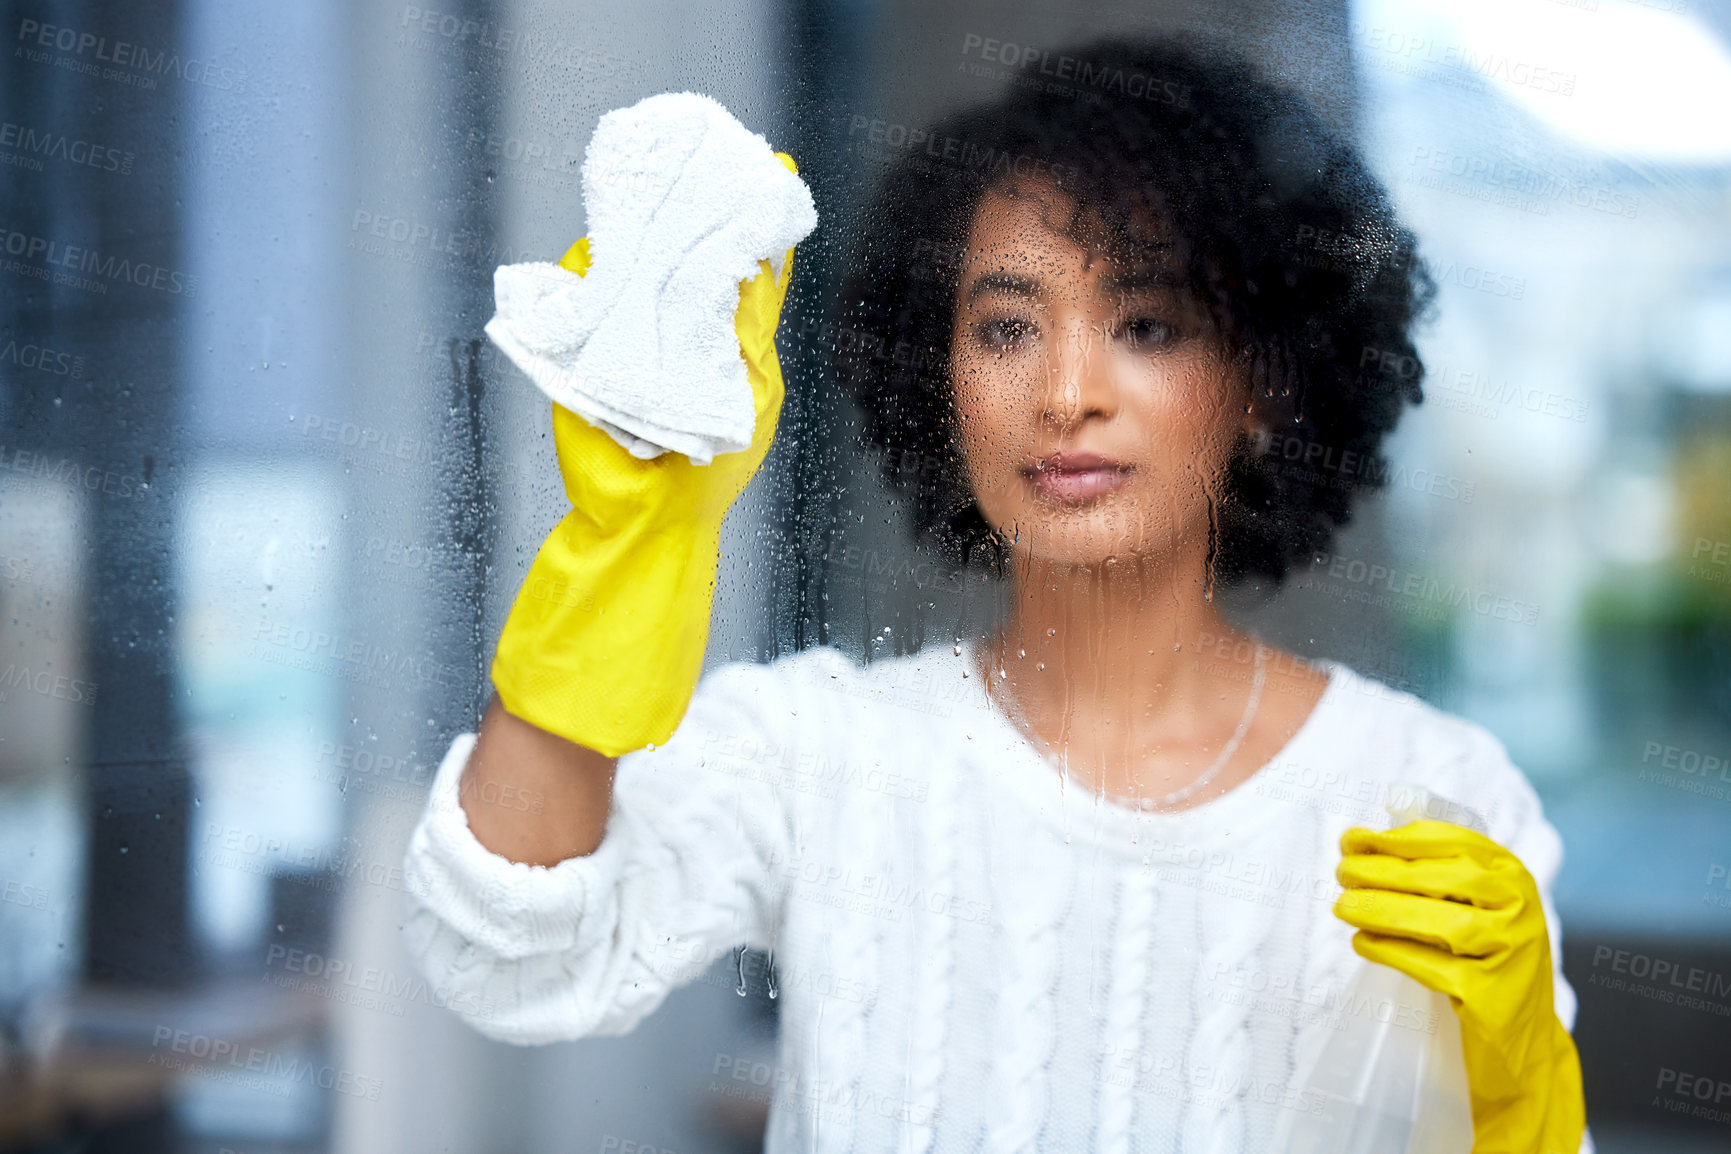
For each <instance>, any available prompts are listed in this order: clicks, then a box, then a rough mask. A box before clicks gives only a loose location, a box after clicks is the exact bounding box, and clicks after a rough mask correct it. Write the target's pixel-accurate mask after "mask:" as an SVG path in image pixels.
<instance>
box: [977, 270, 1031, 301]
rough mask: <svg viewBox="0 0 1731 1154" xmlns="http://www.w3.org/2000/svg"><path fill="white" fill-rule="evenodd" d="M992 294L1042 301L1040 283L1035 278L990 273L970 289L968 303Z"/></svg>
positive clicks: (1006, 273)
mask: <svg viewBox="0 0 1731 1154" xmlns="http://www.w3.org/2000/svg"><path fill="white" fill-rule="evenodd" d="M991 292H999V293H1009V294H1011V295H1012V296H1020V297H1027V298H1028V299H1029V300H1036V301H1037V300H1039V299H1040V282H1039V281H1037V280H1035V279H1034V278H1033V277H1027V276H1018V275H1016V274H1015V273H1008V272H989V273H987V274H986V275H985V276H982V277H981V278H980V279H979V280H976V281H975V282H974V283H973V284H972V285H970V286H969V287H968V303H969V304H972V303H974V301H975V300H976V299H977V298H979V297H982V296H984V295H985V294H986V293H991Z"/></svg>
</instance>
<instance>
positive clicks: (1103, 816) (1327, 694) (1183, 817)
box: [946, 641, 1353, 858]
mask: <svg viewBox="0 0 1731 1154" xmlns="http://www.w3.org/2000/svg"><path fill="white" fill-rule="evenodd" d="M974 652H975V647H974V644H973V642H971V641H963V642H961V643H960V644H959V645H957V646H954V647H953V648H951V650H950V652H949V653H948V654H946V656H948V657H949V658H950V660H952V661H955V662H957V663H958V664H959V667H960V671H961V672H962V675H963V676H964V677H965V679H966V680H965V684H968V685H970V686H971V687H972V688H971V689H969V690H968V691H967V697H968V699H969V702H970V704H971V705H973V707H974V708H975V710H976V711H977V712H979V713H981V714H983V715H985V716H986V719H987V721H986V724H987V725H988V726H989V730H988V732H987V733H983V734H981V735H980V736H981V737H982V738H984V739H986V740H987V741H988V742H989V743H990V744H991V745H993V746H994V747H996V748H997V749H998V750H999V751H1000V752H1002V753H1003V754H1005V755H1006V756H1004V757H1003V758H1002V759H1001V760H1000V761H999V764H998V766H997V768H999V769H1001V771H1002V772H1001V774H1000V775H999V784H1001V785H1003V786H1004V787H1006V788H1007V790H1008V792H1010V793H1011V794H1012V795H1014V796H1015V797H1016V798H1017V799H1018V800H1019V801H1021V802H1022V803H1023V804H1024V805H1025V806H1027V807H1028V808H1029V809H1031V810H1033V811H1034V812H1035V813H1036V814H1037V815H1038V816H1039V817H1040V818H1041V819H1042V820H1044V821H1045V822H1046V823H1047V824H1048V825H1050V826H1052V827H1053V828H1054V829H1055V830H1056V831H1057V832H1059V833H1060V834H1062V835H1063V837H1064V839H1065V840H1066V841H1070V840H1074V839H1077V838H1083V839H1086V840H1087V841H1088V842H1090V843H1092V844H1094V845H1097V846H1098V847H1099V848H1102V849H1106V850H1112V851H1116V852H1118V853H1120V854H1121V855H1122V856H1125V857H1130V858H1136V857H1141V858H1146V857H1147V856H1148V853H1149V851H1150V849H1151V848H1157V847H1159V846H1160V845H1171V844H1173V843H1174V842H1177V843H1184V844H1191V845H1194V844H1196V843H1198V842H1202V841H1210V842H1211V841H1215V840H1218V839H1231V838H1233V836H1234V835H1235V834H1243V833H1245V832H1247V831H1249V830H1251V829H1253V828H1255V827H1257V826H1259V825H1261V824H1263V823H1265V822H1267V821H1271V820H1274V819H1277V818H1278V817H1279V816H1280V813H1281V810H1282V809H1283V807H1281V806H1277V805H1269V804H1268V803H1267V800H1266V799H1265V798H1264V797H1263V796H1261V787H1262V786H1263V785H1264V784H1266V783H1267V781H1268V780H1269V778H1270V777H1271V776H1272V775H1273V774H1274V773H1275V772H1277V770H1278V767H1279V766H1281V765H1283V764H1290V763H1292V762H1294V761H1297V760H1301V759H1302V757H1303V755H1304V752H1305V751H1306V750H1307V749H1308V747H1309V746H1310V745H1312V744H1313V743H1315V742H1316V741H1318V740H1320V735H1321V733H1322V732H1323V731H1324V730H1325V729H1326V728H1327V727H1328V726H1329V718H1330V717H1332V716H1333V714H1334V713H1335V712H1336V711H1337V710H1338V708H1339V705H1340V700H1341V697H1342V695H1343V694H1345V693H1346V692H1347V691H1348V687H1347V684H1346V683H1347V681H1348V680H1349V679H1350V678H1351V677H1352V676H1353V673H1352V671H1351V670H1350V669H1348V668H1347V667H1346V666H1344V665H1341V664H1340V663H1339V662H1336V661H1329V660H1319V661H1316V662H1315V664H1316V665H1317V666H1319V667H1320V668H1322V669H1323V670H1325V671H1326V672H1327V673H1328V681H1327V683H1326V684H1325V685H1324V686H1323V690H1322V694H1321V696H1319V697H1318V698H1317V700H1316V704H1315V705H1313V706H1311V709H1310V713H1309V714H1308V715H1306V717H1305V718H1304V720H1303V721H1302V722H1301V723H1299V726H1298V729H1297V730H1296V731H1294V732H1293V734H1292V736H1290V737H1288V738H1287V739H1286V742H1285V743H1284V744H1283V745H1281V747H1280V748H1279V749H1277V750H1276V751H1275V752H1274V754H1273V756H1271V757H1270V758H1269V759H1268V760H1267V761H1265V762H1263V764H1261V765H1260V766H1258V767H1257V768H1256V771H1255V772H1254V773H1252V774H1250V776H1248V777H1246V778H1245V779H1244V780H1243V781H1241V782H1239V783H1238V784H1237V785H1235V786H1233V787H1232V788H1231V789H1229V790H1227V791H1226V792H1225V793H1223V794H1221V795H1220V796H1218V797H1214V798H1210V799H1209V800H1208V801H1205V802H1203V803H1202V804H1200V805H1195V806H1191V807H1190V808H1188V809H1182V810H1177V811H1161V810H1144V809H1139V808H1133V807H1131V806H1128V805H1125V804H1124V803H1123V802H1121V801H1118V800H1116V799H1114V798H1112V797H1109V796H1106V795H1104V794H1097V793H1094V792H1093V791H1091V790H1089V789H1087V788H1086V787H1084V786H1082V785H1080V784H1078V783H1076V782H1075V781H1073V780H1071V779H1069V778H1068V777H1067V775H1066V774H1065V772H1064V770H1063V768H1062V767H1061V766H1059V765H1058V764H1057V763H1055V762H1054V761H1052V759H1051V758H1049V757H1048V756H1047V755H1046V754H1045V753H1043V752H1042V751H1041V750H1040V749H1039V747H1038V746H1036V745H1035V744H1034V743H1033V741H1032V740H1031V739H1030V738H1029V737H1028V735H1027V734H1025V733H1023V732H1022V730H1021V728H1020V727H1019V726H1017V725H1016V723H1015V722H1014V721H1013V720H1011V719H1010V717H1009V716H1008V715H1007V714H1006V713H1005V712H1004V711H1003V709H1002V708H1001V707H1000V706H999V705H998V703H997V702H996V701H994V700H992V697H991V695H990V694H989V693H987V692H986V687H985V685H984V684H982V683H981V681H980V678H979V674H978V672H977V667H976V665H975V663H974ZM1237 844H1239V845H1242V844H1244V843H1243V840H1242V838H1240V839H1239V840H1238V842H1237Z"/></svg>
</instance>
